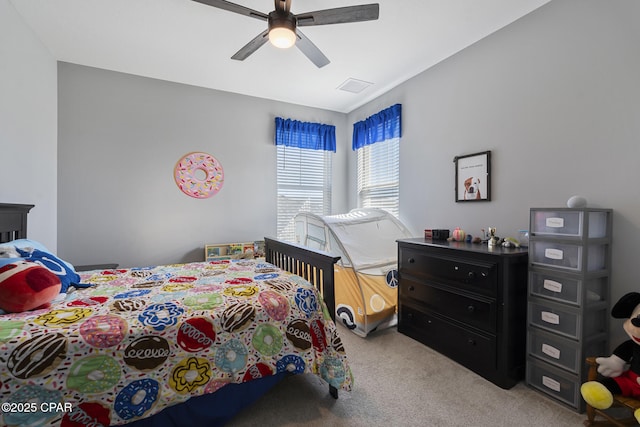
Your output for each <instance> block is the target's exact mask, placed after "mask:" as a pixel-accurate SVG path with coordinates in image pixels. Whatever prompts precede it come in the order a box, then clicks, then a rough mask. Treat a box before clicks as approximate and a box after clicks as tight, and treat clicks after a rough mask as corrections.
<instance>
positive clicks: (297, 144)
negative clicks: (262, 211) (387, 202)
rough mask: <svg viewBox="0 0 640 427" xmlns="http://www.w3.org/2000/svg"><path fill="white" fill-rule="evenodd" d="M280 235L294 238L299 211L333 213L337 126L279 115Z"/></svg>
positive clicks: (278, 213)
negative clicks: (333, 177)
mask: <svg viewBox="0 0 640 427" xmlns="http://www.w3.org/2000/svg"><path fill="white" fill-rule="evenodd" d="M275 140H276V149H277V187H278V202H277V203H278V212H277V236H278V238H279V239H282V240H288V241H292V242H293V241H295V224H294V221H293V220H294V217H295V216H296V214H297V213H298V212H312V213H315V214H317V215H329V214H330V213H331V152H332V151H333V152H335V151H336V142H335V126H331V125H324V124H320V123H307V122H298V121H295V120H290V119H287V120H284V119H282V118H280V117H277V118H276V137H275Z"/></svg>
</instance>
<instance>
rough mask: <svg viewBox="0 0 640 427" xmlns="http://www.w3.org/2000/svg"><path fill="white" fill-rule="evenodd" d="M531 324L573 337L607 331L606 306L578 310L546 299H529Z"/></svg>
mask: <svg viewBox="0 0 640 427" xmlns="http://www.w3.org/2000/svg"><path fill="white" fill-rule="evenodd" d="M528 315H529V324H530V325H533V326H536V327H538V328H542V329H545V330H548V331H552V332H555V333H558V334H562V335H564V336H566V337H569V338H573V339H583V338H584V337H588V336H592V335H596V334H599V333H602V332H605V328H606V325H607V310H606V307H602V308H598V309H593V310H578V309H576V308H572V307H568V306H563V305H561V304H555V303H552V302H550V301H549V302H546V301H538V300H535V301H529V309H528Z"/></svg>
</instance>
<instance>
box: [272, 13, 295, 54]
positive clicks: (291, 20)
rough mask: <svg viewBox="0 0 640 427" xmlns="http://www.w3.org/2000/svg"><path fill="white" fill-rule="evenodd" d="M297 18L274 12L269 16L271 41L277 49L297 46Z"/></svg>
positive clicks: (288, 14) (289, 14)
mask: <svg viewBox="0 0 640 427" xmlns="http://www.w3.org/2000/svg"><path fill="white" fill-rule="evenodd" d="M297 38H298V37H297V36H296V18H295V16H293V14H291V13H282V12H281V11H273V12H271V13H270V14H269V41H270V42H271V44H272V45H274V46H275V47H278V48H280V49H288V48H290V47H291V46H293V45H294V44H296V39H297Z"/></svg>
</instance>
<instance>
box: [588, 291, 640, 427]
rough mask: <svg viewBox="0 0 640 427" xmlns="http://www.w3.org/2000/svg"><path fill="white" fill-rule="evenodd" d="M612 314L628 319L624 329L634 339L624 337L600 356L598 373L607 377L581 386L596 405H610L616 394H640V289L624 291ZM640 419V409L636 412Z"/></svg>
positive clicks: (590, 403)
mask: <svg viewBox="0 0 640 427" xmlns="http://www.w3.org/2000/svg"><path fill="white" fill-rule="evenodd" d="M611 316H612V317H614V318H616V319H627V320H625V322H624V324H623V328H624V331H625V332H626V333H627V335H628V336H629V338H630V339H628V340H626V341H624V342H623V343H622V344H620V345H619V346H618V347H616V349H615V350H614V351H613V354H612V355H611V356H609V357H598V358H596V363H598V373H600V374H601V375H602V376H603V377H604V378H602V379H599V380H596V381H587V382H585V383H584V384H582V386H581V387H580V392H581V394H582V397H583V398H584V400H585V402H587V403H588V404H589V405H591V406H593V407H594V408H596V409H608V408H610V407H611V406H612V404H613V395H614V394H618V395H622V396H629V397H634V398H636V399H638V398H640V293H638V292H630V293H628V294H626V295H624V296H623V297H622V298H620V300H619V301H618V302H617V303H616V304H615V305H614V306H613V308H612V309H611ZM634 416H635V418H636V419H637V420H638V422H640V409H637V410H636V411H635V412H634Z"/></svg>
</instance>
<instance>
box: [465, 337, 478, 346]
mask: <svg viewBox="0 0 640 427" xmlns="http://www.w3.org/2000/svg"><path fill="white" fill-rule="evenodd" d="M467 344H469V345H476V340H474V339H473V338H469V339H468V340H467Z"/></svg>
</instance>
